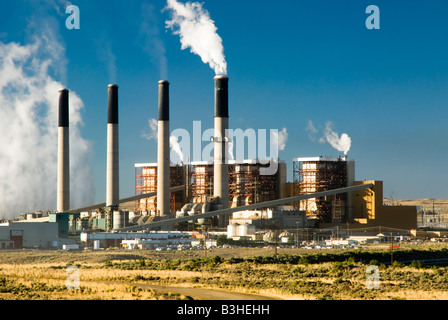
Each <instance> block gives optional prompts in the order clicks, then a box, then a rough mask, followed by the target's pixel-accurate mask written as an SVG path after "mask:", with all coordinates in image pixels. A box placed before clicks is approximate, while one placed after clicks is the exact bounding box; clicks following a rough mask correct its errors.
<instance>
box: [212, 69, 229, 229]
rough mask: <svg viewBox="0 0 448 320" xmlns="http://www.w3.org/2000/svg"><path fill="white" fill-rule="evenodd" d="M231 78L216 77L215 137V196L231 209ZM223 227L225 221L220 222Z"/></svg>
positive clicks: (223, 206)
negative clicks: (228, 162) (229, 133)
mask: <svg viewBox="0 0 448 320" xmlns="http://www.w3.org/2000/svg"><path fill="white" fill-rule="evenodd" d="M228 87H229V78H228V77H227V76H223V75H219V76H216V77H215V137H214V138H213V141H214V146H213V148H214V149H213V150H214V153H213V160H214V161H213V163H214V174H213V194H214V196H215V197H219V199H220V204H221V205H222V208H228V207H229V169H228V165H227V163H226V160H227V132H226V130H228V129H229V91H228ZM220 225H221V226H223V221H221V220H220Z"/></svg>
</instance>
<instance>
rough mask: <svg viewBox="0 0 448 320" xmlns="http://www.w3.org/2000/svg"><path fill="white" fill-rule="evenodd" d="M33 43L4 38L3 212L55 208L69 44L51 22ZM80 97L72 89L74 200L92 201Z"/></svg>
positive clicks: (0, 121)
mask: <svg viewBox="0 0 448 320" xmlns="http://www.w3.org/2000/svg"><path fill="white" fill-rule="evenodd" d="M41 30H42V31H43V32H44V33H42V34H40V35H39V36H36V37H35V38H34V39H33V40H32V41H31V43H30V44H26V45H20V44H17V43H7V44H5V43H3V42H0V137H1V143H0V168H1V170H0V215H1V216H3V217H5V218H12V217H16V216H18V214H20V213H23V212H31V211H35V210H39V209H40V210H53V209H55V206H56V181H57V136H58V135H57V118H58V114H57V112H58V111H57V110H58V90H59V89H61V88H63V85H62V84H61V83H60V82H58V81H56V80H55V79H54V78H53V76H52V75H51V73H55V74H60V70H57V69H56V70H55V69H54V67H56V68H60V67H61V64H60V63H61V61H62V66H64V65H65V63H66V58H65V50H63V49H64V48H63V46H61V44H60V43H59V42H57V41H56V40H55V39H56V37H55V35H54V34H53V33H52V31H51V30H50V28H42V29H41ZM83 107H84V105H83V102H82V100H81V99H80V97H79V96H78V95H77V94H76V93H74V92H71V94H70V141H71V143H70V146H71V152H70V154H71V155H72V156H71V159H70V165H71V170H72V171H73V173H72V174H71V177H72V179H71V186H70V190H71V191H72V192H71V193H72V195H71V200H72V201H71V202H72V204H73V205H74V206H80V205H86V204H87V203H91V202H92V200H93V199H92V194H93V182H92V178H91V176H92V175H91V172H90V165H89V163H88V162H89V160H90V159H88V155H89V154H90V153H91V145H90V142H88V141H86V140H84V139H83V138H82V137H81V133H80V127H81V126H82V124H83V123H82V119H81V109H82V108H83Z"/></svg>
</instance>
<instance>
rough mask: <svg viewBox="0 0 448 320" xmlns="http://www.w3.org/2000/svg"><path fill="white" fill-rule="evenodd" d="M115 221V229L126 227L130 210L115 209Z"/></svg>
mask: <svg viewBox="0 0 448 320" xmlns="http://www.w3.org/2000/svg"><path fill="white" fill-rule="evenodd" d="M113 221H114V229H121V228H124V227H126V226H127V225H128V222H129V212H127V211H114V215H113Z"/></svg>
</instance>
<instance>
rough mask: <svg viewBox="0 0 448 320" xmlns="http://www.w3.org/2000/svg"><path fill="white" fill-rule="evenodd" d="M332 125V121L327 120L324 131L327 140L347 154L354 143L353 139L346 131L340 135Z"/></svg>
mask: <svg viewBox="0 0 448 320" xmlns="http://www.w3.org/2000/svg"><path fill="white" fill-rule="evenodd" d="M332 126H333V124H332V122H331V121H327V123H326V125H325V131H324V135H325V138H326V139H327V142H328V143H329V144H330V145H331V146H332V147H333V148H335V149H336V150H338V151H341V152H344V155H347V152H348V151H349V150H350V147H351V144H352V139H351V138H350V137H349V136H348V134H346V133H343V134H341V136H340V137H339V135H338V133H337V132H335V131H333V129H332Z"/></svg>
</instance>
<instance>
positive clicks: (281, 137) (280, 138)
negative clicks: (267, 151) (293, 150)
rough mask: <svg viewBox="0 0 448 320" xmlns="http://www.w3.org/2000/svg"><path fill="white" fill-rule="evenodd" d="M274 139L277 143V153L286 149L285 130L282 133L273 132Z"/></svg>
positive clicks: (286, 133) (286, 137)
mask: <svg viewBox="0 0 448 320" xmlns="http://www.w3.org/2000/svg"><path fill="white" fill-rule="evenodd" d="M273 136H274V139H275V140H276V141H277V146H278V151H282V150H284V149H285V147H286V141H288V132H287V130H286V128H283V129H282V131H278V132H273Z"/></svg>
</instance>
